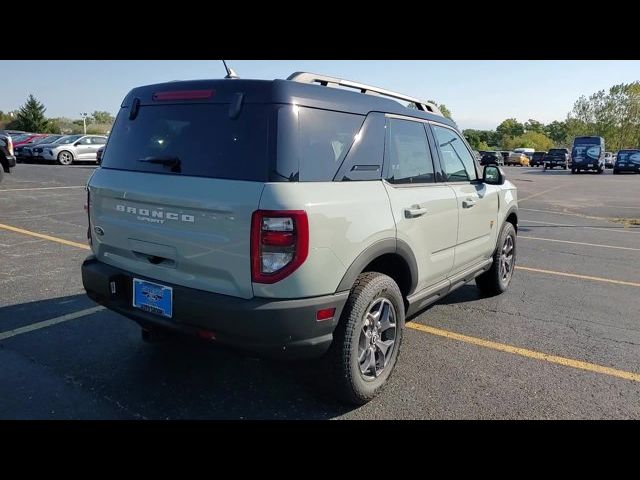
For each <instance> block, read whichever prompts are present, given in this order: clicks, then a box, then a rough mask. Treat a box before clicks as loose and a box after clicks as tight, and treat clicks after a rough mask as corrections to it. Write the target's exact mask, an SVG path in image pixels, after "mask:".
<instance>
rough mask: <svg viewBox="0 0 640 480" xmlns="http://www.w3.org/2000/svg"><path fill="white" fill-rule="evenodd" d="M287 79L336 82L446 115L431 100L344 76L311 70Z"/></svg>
mask: <svg viewBox="0 0 640 480" xmlns="http://www.w3.org/2000/svg"><path fill="white" fill-rule="evenodd" d="M287 80H291V81H294V82H300V83H318V84H320V85H324V86H328V85H329V84H334V85H339V86H342V87H348V88H353V89H355V90H360V93H364V94H367V95H380V96H383V97H391V98H394V99H396V100H404V101H406V102H409V103H412V104H414V105H415V107H416V108H417V109H418V110H421V111H423V112H429V113H433V114H435V115H440V116H441V117H443V116H444V115H443V114H442V112H441V111H440V109H439V108H438V107H436V106H435V105H434V104H433V103H431V102H425V101H423V100H419V99H417V98H413V97H409V96H407V95H403V94H402V93H397V92H392V91H390V90H384V89H382V88H378V87H372V86H371V85H365V84H364V83H357V82H352V81H351V80H344V79H342V78H335V77H329V76H327V75H318V74H316V73H310V72H295V73H292V74H291V75H289V77H287Z"/></svg>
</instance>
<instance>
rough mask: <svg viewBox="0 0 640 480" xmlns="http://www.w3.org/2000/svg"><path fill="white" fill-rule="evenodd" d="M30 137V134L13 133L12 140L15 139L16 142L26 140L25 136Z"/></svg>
mask: <svg viewBox="0 0 640 480" xmlns="http://www.w3.org/2000/svg"><path fill="white" fill-rule="evenodd" d="M28 137H29V135H24V134H21V135H11V140H13V143H16V142H21V141H22V140H24V139H25V138H28Z"/></svg>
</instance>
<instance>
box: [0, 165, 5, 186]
mask: <svg viewBox="0 0 640 480" xmlns="http://www.w3.org/2000/svg"><path fill="white" fill-rule="evenodd" d="M3 177H4V169H3V168H2V165H1V164H0V183H2V178H3Z"/></svg>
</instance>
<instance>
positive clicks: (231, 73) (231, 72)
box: [222, 60, 240, 78]
mask: <svg viewBox="0 0 640 480" xmlns="http://www.w3.org/2000/svg"><path fill="white" fill-rule="evenodd" d="M222 63H223V64H224V69H225V70H226V71H227V76H226V77H224V78H240V77H239V76H238V74H237V73H236V72H235V71H234V70H233V68H229V67H227V62H225V61H224V60H222Z"/></svg>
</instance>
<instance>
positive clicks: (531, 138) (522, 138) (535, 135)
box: [503, 132, 554, 151]
mask: <svg viewBox="0 0 640 480" xmlns="http://www.w3.org/2000/svg"><path fill="white" fill-rule="evenodd" d="M503 146H504V147H505V149H506V150H513V149H514V148H521V147H524V148H535V149H536V150H542V151H547V150H549V149H550V148H553V146H554V142H553V140H551V139H550V138H549V137H547V136H546V135H545V134H544V133H540V132H526V133H523V134H522V135H518V136H517V137H508V138H506V140H505V143H504V145H503Z"/></svg>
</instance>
